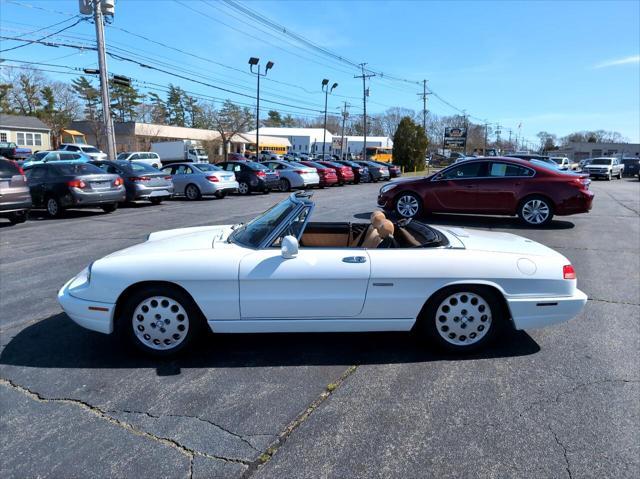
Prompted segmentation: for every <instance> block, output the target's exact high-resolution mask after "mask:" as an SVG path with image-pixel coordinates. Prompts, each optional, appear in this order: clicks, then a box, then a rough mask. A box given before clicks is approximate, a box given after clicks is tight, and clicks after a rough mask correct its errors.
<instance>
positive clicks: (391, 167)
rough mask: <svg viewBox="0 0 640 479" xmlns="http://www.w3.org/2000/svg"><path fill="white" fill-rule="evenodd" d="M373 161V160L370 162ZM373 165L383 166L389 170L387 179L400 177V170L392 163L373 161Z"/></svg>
mask: <svg viewBox="0 0 640 479" xmlns="http://www.w3.org/2000/svg"><path fill="white" fill-rule="evenodd" d="M370 161H373V160H370ZM373 162H374V163H376V164H378V165H380V166H384V167H385V168H388V169H389V177H390V178H398V177H399V176H402V169H401V168H400V167H399V166H398V165H394V164H393V163H384V162H382V161H373Z"/></svg>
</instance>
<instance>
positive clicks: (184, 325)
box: [116, 285, 206, 357]
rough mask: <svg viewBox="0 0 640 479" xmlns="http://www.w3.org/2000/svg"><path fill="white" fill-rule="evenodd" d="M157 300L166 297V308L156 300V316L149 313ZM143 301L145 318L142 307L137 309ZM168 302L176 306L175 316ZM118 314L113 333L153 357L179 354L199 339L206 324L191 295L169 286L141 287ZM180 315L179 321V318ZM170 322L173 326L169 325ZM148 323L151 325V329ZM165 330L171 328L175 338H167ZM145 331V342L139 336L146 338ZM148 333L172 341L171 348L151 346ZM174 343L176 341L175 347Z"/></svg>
mask: <svg viewBox="0 0 640 479" xmlns="http://www.w3.org/2000/svg"><path fill="white" fill-rule="evenodd" d="M158 297H161V298H166V299H167V300H168V301H167V302H168V304H169V305H170V306H168V307H163V305H162V304H161V302H162V301H156V305H157V306H156V307H157V308H158V309H157V311H158V313H155V314H153V309H152V304H153V300H152V298H158ZM145 302H146V303H148V306H147V312H148V313H149V315H148V316H147V315H146V312H144V310H143V307H141V306H142V305H143V303H145ZM171 303H174V304H177V305H178V306H179V309H178V310H177V314H176V313H173V312H172V309H170V308H173V305H171ZM139 307H141V309H138V308H139ZM119 311H120V313H119V317H118V318H117V331H116V332H117V334H118V335H119V336H120V337H122V338H124V339H126V340H127V341H128V342H129V343H130V344H132V345H133V346H134V347H136V348H137V349H139V350H141V351H143V352H144V353H145V354H148V355H150V356H155V357H167V356H172V355H175V354H178V353H179V352H180V351H183V350H184V349H185V348H187V347H188V346H189V344H191V343H192V342H193V341H194V340H195V338H198V337H200V336H201V332H202V331H203V329H204V325H205V323H206V321H205V320H204V318H203V316H202V313H201V312H200V309H199V308H198V306H197V305H196V304H195V302H194V301H193V299H192V298H191V296H189V295H188V294H186V293H185V292H184V291H182V290H181V289H178V288H172V287H170V286H162V285H158V286H156V285H150V286H148V287H142V288H140V289H138V290H137V291H135V292H134V293H133V294H131V295H130V296H129V297H128V298H127V299H126V300H125V302H124V304H122V307H121V308H119ZM136 311H137V313H136ZM165 315H166V316H165ZM181 315H182V319H180V316H181ZM158 316H160V317H158ZM141 317H142V319H141ZM167 320H169V322H168V323H166V324H165V322H166V321H167ZM174 321H175V322H174ZM172 322H174V323H173V324H171V323H172ZM151 323H153V324H154V325H155V326H153V327H152V326H151ZM140 327H142V330H139V328H140ZM162 328H167V330H165V331H164V332H162ZM169 328H173V329H174V331H175V334H177V335H178V336H177V338H176V337H175V336H173V337H172V336H170V334H171V330H170V329H169ZM177 328H181V329H182V331H185V332H184V334H183V333H182V331H180V330H178V329H177ZM136 331H137V332H136ZM145 331H149V333H150V334H148V336H149V339H148V340H145V339H144V337H139V336H143V335H147V333H146V332H145ZM151 334H154V335H158V336H161V335H166V336H165V337H166V338H167V339H168V340H169V341H170V342H173V343H174V344H175V346H173V347H170V344H169V345H164V346H163V345H161V344H158V345H155V346H153V347H152V344H153V342H154V338H153V337H151ZM174 338H176V339H174ZM155 339H158V338H155ZM158 341H159V340H158ZM176 341H179V342H177V344H176ZM154 348H158V349H154ZM159 348H162V349H159Z"/></svg>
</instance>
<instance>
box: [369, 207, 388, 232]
mask: <svg viewBox="0 0 640 479" xmlns="http://www.w3.org/2000/svg"><path fill="white" fill-rule="evenodd" d="M384 220H386V217H385V216H384V213H383V212H382V211H374V212H373V213H371V225H372V226H373V227H374V228H376V229H377V228H378V227H379V226H380V225H381V224H382V222H383V221H384Z"/></svg>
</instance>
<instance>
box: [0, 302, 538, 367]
mask: <svg viewBox="0 0 640 479" xmlns="http://www.w3.org/2000/svg"><path fill="white" fill-rule="evenodd" d="M204 336H205V337H203V338H201V339H202V340H201V341H199V342H198V343H197V344H194V345H193V347H192V348H191V350H190V351H188V352H185V353H184V354H182V355H181V356H178V357H177V358H173V359H151V358H148V357H146V356H144V355H143V354H142V353H139V352H137V351H134V350H132V349H130V348H128V347H127V346H125V345H122V344H121V343H119V342H118V341H117V340H116V338H115V337H112V336H107V335H102V334H100V333H94V332H92V331H88V330H85V329H83V328H81V327H79V326H77V325H76V324H75V323H73V322H72V321H71V320H70V319H69V318H68V317H67V316H66V315H65V314H64V313H60V314H57V315H55V316H51V317H49V318H47V319H44V320H42V321H40V322H38V323H36V324H33V325H31V326H28V327H26V328H25V329H23V330H22V331H20V332H19V333H18V334H17V335H16V336H15V337H13V338H12V339H11V340H10V341H9V343H8V344H7V345H6V346H5V348H4V350H3V351H2V354H0V364H5V365H13V366H27V367H35V368H140V367H142V368H156V369H157V373H158V375H162V376H165V375H175V374H180V370H181V369H182V368H216V367H220V368H246V367H273V366H276V367H277V366H300V365H317V366H327V365H344V364H387V363H391V364H393V363H416V362H431V361H443V360H446V361H451V360H470V359H471V360H473V359H489V358H502V357H517V356H526V355H530V354H535V353H537V352H538V351H540V347H539V346H538V344H537V343H536V342H535V341H534V340H533V339H532V338H531V337H530V336H529V335H528V334H527V333H525V332H523V331H513V330H510V331H507V332H506V333H505V334H504V335H503V336H502V337H501V338H500V339H499V340H498V341H497V342H496V343H495V344H494V345H492V346H490V347H489V348H488V349H487V350H486V351H481V352H478V353H475V354H472V355H466V356H456V355H452V354H446V353H441V352H438V351H435V350H430V348H429V345H428V344H425V343H424V341H422V340H421V339H420V338H419V337H417V336H416V335H414V334H411V333H340V334H338V333H332V334H329V333H322V334H320V333H315V334H302V333H299V334H225V335H213V334H209V333H208V332H207V333H205V334H204Z"/></svg>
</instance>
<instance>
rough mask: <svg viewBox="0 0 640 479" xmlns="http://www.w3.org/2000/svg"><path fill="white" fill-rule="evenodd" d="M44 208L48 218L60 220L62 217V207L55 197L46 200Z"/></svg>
mask: <svg viewBox="0 0 640 479" xmlns="http://www.w3.org/2000/svg"><path fill="white" fill-rule="evenodd" d="M45 208H46V209H47V215H49V217H50V218H62V217H63V216H64V207H63V206H62V204H61V203H60V200H59V199H58V198H56V197H55V196H49V197H48V198H47V199H46V201H45Z"/></svg>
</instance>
